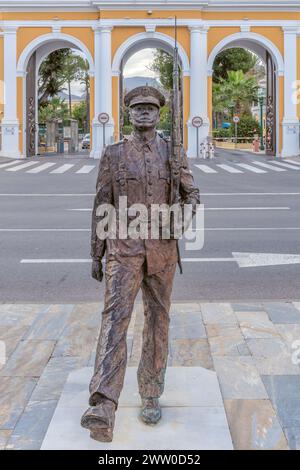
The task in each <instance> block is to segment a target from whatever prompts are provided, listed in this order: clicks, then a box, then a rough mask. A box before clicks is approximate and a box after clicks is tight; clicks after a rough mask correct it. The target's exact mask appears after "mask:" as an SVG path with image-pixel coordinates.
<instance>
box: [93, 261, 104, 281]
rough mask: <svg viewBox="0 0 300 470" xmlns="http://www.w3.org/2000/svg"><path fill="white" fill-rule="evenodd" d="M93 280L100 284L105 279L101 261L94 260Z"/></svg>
mask: <svg viewBox="0 0 300 470" xmlns="http://www.w3.org/2000/svg"><path fill="white" fill-rule="evenodd" d="M92 278H93V279H95V280H96V281H98V282H101V281H102V279H103V269H102V262H101V260H100V259H99V260H93V262H92Z"/></svg>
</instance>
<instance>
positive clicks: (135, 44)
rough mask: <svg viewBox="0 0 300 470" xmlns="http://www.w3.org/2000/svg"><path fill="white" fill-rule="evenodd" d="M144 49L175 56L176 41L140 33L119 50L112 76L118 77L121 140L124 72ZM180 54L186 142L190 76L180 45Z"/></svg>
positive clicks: (186, 59) (183, 51)
mask: <svg viewBox="0 0 300 470" xmlns="http://www.w3.org/2000/svg"><path fill="white" fill-rule="evenodd" d="M143 49H160V50H162V51H164V52H166V53H167V54H169V55H171V56H173V50H174V40H173V38H171V37H170V36H168V35H166V34H162V33H154V32H151V33H149V32H148V33H147V32H146V33H139V34H136V35H134V36H132V37H130V38H129V39H128V40H127V41H125V42H124V43H123V44H122V45H121V46H120V48H119V49H118V50H117V52H116V54H115V56H114V60H113V65H112V75H113V76H116V77H118V96H119V101H118V104H119V106H118V116H117V117H118V119H117V120H116V123H117V125H116V127H117V129H116V138H117V139H118V138H120V136H121V135H122V134H121V131H122V124H123V114H122V109H123V95H124V89H123V83H124V81H123V71H124V68H125V66H126V63H127V61H128V60H129V58H130V57H132V56H133V55H134V54H135V53H137V52H139V51H141V50H143ZM178 52H179V66H180V72H181V74H180V75H181V78H180V88H181V102H182V128H183V131H182V136H183V140H186V132H187V130H186V122H187V118H188V109H187V103H188V100H189V97H188V96H187V90H186V87H185V83H184V82H185V80H184V77H186V76H188V75H189V60H188V56H187V54H186V52H185V50H184V49H183V47H182V46H181V45H180V44H178Z"/></svg>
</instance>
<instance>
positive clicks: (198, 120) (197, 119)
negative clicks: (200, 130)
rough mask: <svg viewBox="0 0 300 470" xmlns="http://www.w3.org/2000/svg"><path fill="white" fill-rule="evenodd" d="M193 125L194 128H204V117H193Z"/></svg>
mask: <svg viewBox="0 0 300 470" xmlns="http://www.w3.org/2000/svg"><path fill="white" fill-rule="evenodd" d="M192 125H193V126H194V127H201V126H203V119H202V117H200V116H195V117H193V119H192Z"/></svg>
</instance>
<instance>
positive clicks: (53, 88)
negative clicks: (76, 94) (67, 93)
mask: <svg viewBox="0 0 300 470" xmlns="http://www.w3.org/2000/svg"><path fill="white" fill-rule="evenodd" d="M70 54H71V49H59V50H57V51H54V52H51V54H49V55H48V57H47V58H46V59H45V60H44V61H43V62H42V64H41V66H40V69H39V79H38V94H39V106H44V105H47V102H48V99H49V98H52V97H53V96H56V95H58V93H59V92H60V91H62V90H63V89H64V83H65V79H64V76H63V69H64V66H65V61H66V58H67V57H68V56H69V55H70Z"/></svg>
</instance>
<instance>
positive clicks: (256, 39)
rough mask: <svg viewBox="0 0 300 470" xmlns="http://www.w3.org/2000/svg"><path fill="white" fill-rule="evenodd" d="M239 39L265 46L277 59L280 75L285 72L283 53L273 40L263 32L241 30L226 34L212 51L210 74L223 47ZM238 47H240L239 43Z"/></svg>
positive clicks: (208, 64) (277, 68) (209, 63)
mask: <svg viewBox="0 0 300 470" xmlns="http://www.w3.org/2000/svg"><path fill="white" fill-rule="evenodd" d="M238 40H243V41H245V40H247V41H249V42H253V43H256V44H259V45H260V46H263V47H264V48H265V49H266V50H267V51H268V52H269V53H270V54H271V55H272V57H273V59H274V61H275V65H276V70H277V73H278V75H283V74H284V61H283V58H282V55H281V53H280V51H279V49H278V48H277V47H276V46H275V44H273V42H272V41H270V40H269V39H267V38H266V37H264V36H262V35H261V34H257V33H251V32H240V33H235V34H230V35H229V36H226V37H225V38H224V39H222V41H220V42H219V43H218V44H217V45H216V46H215V47H214V49H213V50H212V51H211V53H210V55H209V58H208V62H207V68H208V73H209V74H210V75H211V73H212V70H213V64H214V60H215V58H216V57H217V55H218V54H219V53H220V52H221V51H222V50H223V49H226V47H227V46H229V45H230V43H232V42H236V41H238ZM236 47H238V45H237V46H236Z"/></svg>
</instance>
